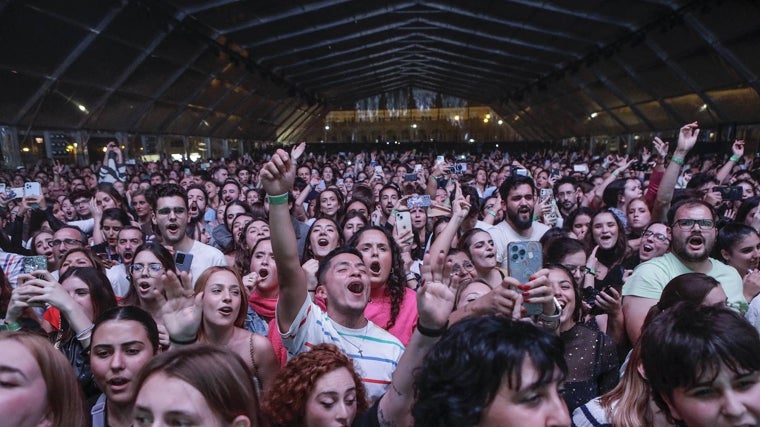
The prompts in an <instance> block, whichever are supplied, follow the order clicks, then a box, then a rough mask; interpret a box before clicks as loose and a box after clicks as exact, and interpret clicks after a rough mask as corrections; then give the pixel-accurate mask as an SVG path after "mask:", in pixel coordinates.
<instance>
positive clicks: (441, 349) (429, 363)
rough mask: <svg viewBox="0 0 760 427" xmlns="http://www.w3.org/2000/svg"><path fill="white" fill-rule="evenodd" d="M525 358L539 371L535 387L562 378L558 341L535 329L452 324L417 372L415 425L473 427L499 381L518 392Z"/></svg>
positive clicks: (493, 322) (478, 320) (478, 321)
mask: <svg viewBox="0 0 760 427" xmlns="http://www.w3.org/2000/svg"><path fill="white" fill-rule="evenodd" d="M526 358H527V359H530V361H531V362H532V364H533V366H534V367H535V369H536V371H538V380H537V384H538V385H541V384H548V383H551V382H553V381H557V380H561V379H562V378H564V376H565V374H566V373H567V365H566V364H565V357H564V350H563V344H562V341H561V340H560V339H559V337H557V336H555V335H552V334H551V333H549V332H548V331H545V330H543V329H540V328H538V327H537V326H534V325H532V324H529V323H526V322H519V321H513V320H511V319H507V318H503V317H496V316H484V317H472V318H468V319H465V320H462V321H460V322H458V323H456V324H455V325H454V326H452V327H451V329H449V331H448V332H447V333H446V334H445V335H444V336H443V338H441V340H440V341H439V342H438V343H436V345H435V347H433V349H432V350H430V352H429V353H428V355H427V357H426V358H425V360H424V361H423V364H422V367H421V368H420V369H419V370H418V371H417V374H416V376H415V403H414V406H413V407H412V415H413V417H414V422H415V424H414V425H415V426H416V427H427V426H435V427H441V426H452V427H454V426H456V427H464V426H474V425H477V424H478V423H479V422H480V420H481V417H482V415H483V412H484V411H485V410H486V408H487V407H488V406H489V405H490V404H491V403H492V402H493V400H494V397H495V396H496V393H497V392H498V390H499V387H500V386H501V384H502V381H507V385H508V386H509V388H510V389H512V390H520V389H521V388H523V386H522V381H523V377H522V366H523V362H524V361H525V360H526ZM557 371H559V372H560V375H559V378H558V375H557V374H558V372H557Z"/></svg>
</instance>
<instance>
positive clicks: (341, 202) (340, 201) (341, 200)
mask: <svg viewBox="0 0 760 427" xmlns="http://www.w3.org/2000/svg"><path fill="white" fill-rule="evenodd" d="M326 191H329V192H331V193H333V194H335V198H336V199H338V211H337V212H335V217H333V218H332V219H334V220H335V222H338V223H339V222H341V220H343V215H344V214H345V210H346V202H345V200H344V198H343V193H342V192H341V191H340V190H338V189H337V188H332V187H330V188H326V189H324V190H323V191H322V192H321V193H319V197H317V204H316V206H315V207H314V209H315V210H316V212H317V215H318V216H319V217H321V218H329V217H327V216H326V215H325V214H323V213H322V203H321V200H322V194H324V193H325V192H326ZM367 214H368V215H369V212H367ZM341 230H342V228H341Z"/></svg>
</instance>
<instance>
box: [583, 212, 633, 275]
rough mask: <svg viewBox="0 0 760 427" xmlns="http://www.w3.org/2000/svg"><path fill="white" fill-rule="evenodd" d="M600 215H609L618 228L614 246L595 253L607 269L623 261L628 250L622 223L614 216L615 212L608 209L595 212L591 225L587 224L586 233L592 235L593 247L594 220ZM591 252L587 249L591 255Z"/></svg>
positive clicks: (591, 248)
mask: <svg viewBox="0 0 760 427" xmlns="http://www.w3.org/2000/svg"><path fill="white" fill-rule="evenodd" d="M602 214H609V215H611V216H612V219H613V220H614V221H615V224H617V227H618V238H617V241H616V242H615V246H614V247H613V248H612V249H611V250H608V249H602V248H601V247H600V248H599V250H598V251H597V253H596V257H597V259H598V260H599V262H601V263H602V264H603V265H605V266H607V267H613V266H615V265H616V264H619V263H620V262H622V261H623V258H624V257H625V254H626V251H627V250H628V238H627V237H626V236H625V228H623V223H622V222H621V221H620V218H618V216H617V215H615V212H612V211H611V210H609V209H602V210H600V211H599V212H597V213H596V215H594V216H592V217H591V224H589V230H588V233H589V234H590V235H592V237H591V241H592V243H593V244H594V245H596V243H595V242H594V240H593V232H594V219H595V218H596V217H598V216H599V215H602ZM592 250H593V247H589V248H588V251H589V253H591V251H592Z"/></svg>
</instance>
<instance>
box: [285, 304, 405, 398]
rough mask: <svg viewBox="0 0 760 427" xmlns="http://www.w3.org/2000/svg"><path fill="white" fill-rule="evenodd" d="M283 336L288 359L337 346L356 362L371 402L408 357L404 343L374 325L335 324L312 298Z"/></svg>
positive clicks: (304, 305)
mask: <svg viewBox="0 0 760 427" xmlns="http://www.w3.org/2000/svg"><path fill="white" fill-rule="evenodd" d="M281 336H282V343H283V345H284V346H285V348H286V349H287V350H288V359H291V358H293V357H294V356H296V355H297V354H299V353H303V352H304V351H307V350H308V349H310V348H311V347H313V346H315V345H317V344H322V343H328V344H334V345H336V346H337V347H338V348H340V349H341V351H343V352H344V353H345V354H346V355H347V356H348V357H350V358H351V359H353V361H354V367H355V368H356V371H357V373H358V374H359V376H360V377H361V378H362V382H363V383H364V386H365V387H366V388H367V398H368V399H369V400H370V401H375V400H377V399H379V398H380V396H382V395H383V393H385V390H386V389H387V388H388V386H389V385H390V383H391V379H392V376H393V371H395V370H396V366H397V365H398V360H399V359H400V358H401V354H403V353H404V346H403V345H402V344H401V342H400V341H399V340H398V339H397V338H396V337H394V336H393V335H391V334H390V333H388V332H387V331H385V330H384V329H382V328H380V327H379V326H377V325H375V324H374V323H372V322H369V321H368V323H367V326H365V327H363V328H359V329H350V328H346V327H344V326H341V325H339V324H337V323H336V322H334V321H332V319H330V317H328V316H327V313H325V312H323V311H322V310H321V309H320V308H319V306H317V305H316V304H314V303H312V302H311V300H310V299H309V298H306V299H305V300H304V304H303V306H302V307H301V310H300V311H299V312H298V316H296V318H295V320H293V323H292V324H291V325H290V330H288V331H287V332H285V333H282V332H281Z"/></svg>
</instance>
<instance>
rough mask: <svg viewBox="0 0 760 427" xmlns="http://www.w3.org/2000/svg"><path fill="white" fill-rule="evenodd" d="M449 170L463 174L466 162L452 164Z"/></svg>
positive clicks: (465, 170)
mask: <svg viewBox="0 0 760 427" xmlns="http://www.w3.org/2000/svg"><path fill="white" fill-rule="evenodd" d="M451 172H453V173H455V174H457V175H463V174H464V173H465V172H467V163H455V164H454V166H452V167H451Z"/></svg>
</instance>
